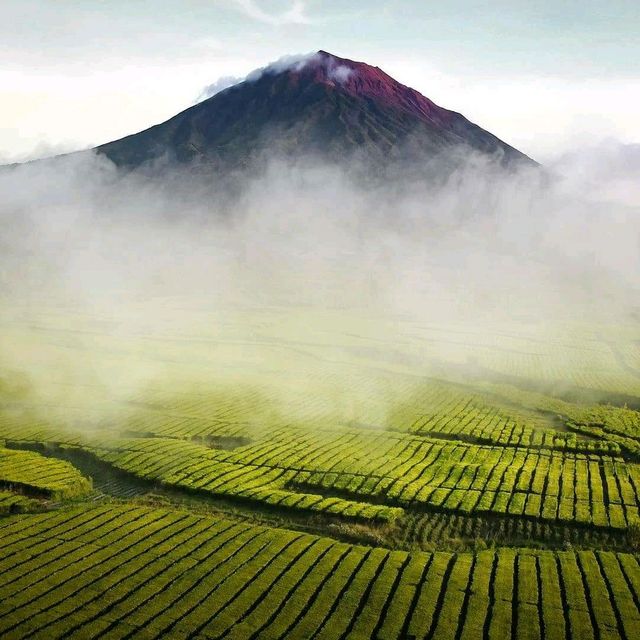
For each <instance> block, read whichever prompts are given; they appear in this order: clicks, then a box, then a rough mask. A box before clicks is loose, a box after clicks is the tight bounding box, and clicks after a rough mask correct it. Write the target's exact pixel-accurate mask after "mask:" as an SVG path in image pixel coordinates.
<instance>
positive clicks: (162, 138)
mask: <svg viewBox="0 0 640 640" xmlns="http://www.w3.org/2000/svg"><path fill="white" fill-rule="evenodd" d="M97 151H98V152H99V153H101V154H104V155H106V156H107V157H109V158H110V159H111V160H112V161H113V162H114V163H115V164H116V165H118V166H120V167H124V168H137V167H140V166H141V165H145V166H156V167H157V166H162V165H163V164H168V165H173V164H174V163H179V164H184V163H191V164H194V165H197V166H199V167H201V168H203V169H204V170H225V169H237V168H242V167H244V166H247V165H248V164H250V163H251V162H255V161H256V160H259V159H261V158H265V157H273V156H274V155H278V154H283V155H286V156H287V157H291V156H298V155H305V154H310V153H313V154H316V155H319V156H322V157H326V158H329V159H332V160H350V161H353V160H359V161H362V162H365V163H367V164H369V165H373V166H376V165H377V166H382V165H385V166H386V165H388V164H389V163H390V162H394V161H402V160H409V161H414V160H427V161H433V162H436V164H438V163H449V164H455V162H457V160H458V159H460V158H462V157H464V156H466V155H468V154H469V152H471V151H476V152H479V153H480V154H482V155H487V156H491V157H493V158H495V159H497V161H498V162H499V163H500V164H501V165H503V166H513V165H517V164H526V165H532V166H533V165H535V164H536V163H535V162H534V161H533V160H531V159H530V158H528V157H527V156H525V155H524V154H523V153H521V152H520V151H518V150H517V149H514V148H513V147H511V146H509V145H508V144H506V143H505V142H503V141H502V140H500V139H498V138H497V137H496V136H494V135H493V134H491V133H489V132H488V131H485V130H484V129H482V128H481V127H479V126H478V125H476V124H473V123H472V122H470V121H469V120H467V119H466V118H465V117H464V116H462V115H461V114H459V113H456V112H455V111H449V110H448V109H444V108H442V107H439V106H438V105H436V104H435V103H433V102H432V101H431V100H429V99H428V98H426V97H425V96H423V95H422V94H420V93H419V92H418V91H415V90H414V89H411V88H410V87H407V86H405V85H403V84H401V83H399V82H397V81H396V80H394V79H393V78H392V77H391V76H389V75H387V74H386V73H385V72H384V71H382V70H381V69H379V68H378V67H372V66H370V65H368V64H365V63H362V62H354V61H353V60H347V59H345V58H339V57H337V56H334V55H332V54H330V53H327V52H325V51H318V52H317V53H316V54H313V55H311V56H308V57H306V58H302V59H298V60H295V61H291V62H288V63H280V64H278V63H276V64H274V65H272V66H270V67H266V68H265V69H263V70H260V71H258V72H254V73H253V74H250V75H249V76H248V77H247V79H246V80H245V81H243V82H240V83H239V84H236V85H234V86H231V87H229V88H227V89H225V90H224V91H221V92H220V93H217V94H216V95H214V96H212V97H211V98H209V99H207V100H204V101H203V102H200V103H199V104H196V105H195V106H193V107H191V108H189V109H187V110H186V111H183V112H182V113H180V114H178V115H176V116H174V117H173V118H171V119H170V120H167V121H166V122H163V123H162V124H158V125H156V126H153V127H151V128H150V129H147V130H145V131H142V132H140V133H137V134H134V135H130V136H127V137H125V138H122V139H120V140H116V141H115V142H110V143H108V144H105V145H102V146H100V147H98V148H97Z"/></svg>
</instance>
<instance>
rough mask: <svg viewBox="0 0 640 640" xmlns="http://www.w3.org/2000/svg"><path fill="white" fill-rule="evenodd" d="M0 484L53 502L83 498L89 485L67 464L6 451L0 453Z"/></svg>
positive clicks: (89, 482) (2, 450)
mask: <svg viewBox="0 0 640 640" xmlns="http://www.w3.org/2000/svg"><path fill="white" fill-rule="evenodd" d="M0 483H1V484H2V485H3V486H4V487H7V488H9V489H16V490H20V491H24V492H25V493H30V494H35V495H38V496H46V497H49V498H53V499H57V500H59V499H63V498H72V497H76V496H81V495H85V494H87V493H89V492H90V491H91V488H92V487H91V481H90V480H88V479H87V478H85V477H84V476H83V475H82V474H81V473H80V472H79V471H78V470H77V469H76V468H75V467H73V466H72V465H71V464H69V463H68V462H64V461H62V460H54V459H51V458H45V457H43V456H41V455H39V454H37V453H34V452H32V451H13V450H9V449H0Z"/></svg>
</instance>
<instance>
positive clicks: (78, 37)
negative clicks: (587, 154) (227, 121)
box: [0, 0, 640, 161]
mask: <svg viewBox="0 0 640 640" xmlns="http://www.w3.org/2000/svg"><path fill="white" fill-rule="evenodd" d="M0 18H1V19H0V116H1V118H0V159H2V160H5V161H7V160H11V159H23V158H25V157H34V156H40V155H47V154H50V153H52V152H58V151H64V150H70V149H75V148H80V147H86V146H90V145H93V144H99V143H102V142H106V141H108V140H111V139H115V138H118V137H121V136H123V135H126V134H129V133H133V132H135V131H138V130H140V129H143V128H145V127H147V126H149V125H151V124H154V123H157V122H159V121H162V120H165V119H167V118H168V117H170V116H172V115H174V114H175V113H177V112H178V111H180V110H182V109H184V108H186V107H188V106H190V105H191V104H192V103H193V101H194V100H195V99H196V98H197V96H198V95H199V94H200V92H201V90H202V88H203V87H204V86H206V85H209V84H212V83H214V82H215V81H216V80H217V79H218V78H220V77H221V76H244V75H245V74H246V73H248V72H249V71H250V70H252V69H254V68H256V67H260V66H264V65H265V64H267V63H268V62H270V61H272V60H275V59H276V58H279V57H280V56H282V55H286V54H294V53H306V52H310V51H315V50H318V49H325V50H328V51H330V52H331V53H334V54H336V55H340V56H344V57H349V58H353V59H356V60H363V61H365V62H368V63H370V64H374V65H377V66H380V67H382V68H383V69H384V70H385V71H387V72H388V73H390V74H391V75H393V76H394V77H396V78H397V79H398V80H400V81H401V82H404V83H405V84H408V85H411V86H413V87H415V88H416V89H418V90H419V91H421V92H422V93H424V94H425V95H427V96H428V97H430V98H431V99H432V100H434V101H435V102H437V103H439V104H441V105H442V106H445V107H447V108H450V109H454V110H456V111H460V112H462V113H463V114H465V115H466V116H467V117H468V118H470V119H471V120H473V121H474V122H476V123H478V124H480V125H481V126H483V127H485V128H486V129H489V130H490V131H492V132H493V133H495V134H496V135H498V136H499V137H501V138H503V139H504V140H506V141H507V142H509V143H511V144H513V145H515V146H516V147H518V148H520V149H521V150H522V151H524V152H526V153H529V154H530V155H532V156H534V157H536V158H538V159H542V160H544V158H545V157H548V156H549V155H552V154H554V153H557V152H558V151H560V150H563V149H566V148H567V147H570V146H572V145H575V144H584V143H592V142H594V141H597V140H600V139H602V138H607V137H614V138H617V139H620V140H621V141H623V142H640V118H638V116H637V112H638V105H639V104H640V70H639V67H638V60H639V59H640V38H639V37H638V34H639V33H640V9H639V8H638V0H609V1H606V2H605V1H604V0H599V1H594V0H508V1H502V0H498V1H493V2H489V1H484V2H481V1H475V0H450V1H449V2H445V3H443V2H430V1H424V0H423V1H420V0H415V1H407V2H380V1H375V0H374V1H372V0H369V1H367V2H364V1H362V0H361V1H358V2H356V1H353V0H343V1H342V2H331V3H328V2H323V3H321V2H319V1H314V0H306V1H305V0H300V1H292V0H272V1H268V0H263V1H261V0H105V1H100V0H2V1H1V2H0Z"/></svg>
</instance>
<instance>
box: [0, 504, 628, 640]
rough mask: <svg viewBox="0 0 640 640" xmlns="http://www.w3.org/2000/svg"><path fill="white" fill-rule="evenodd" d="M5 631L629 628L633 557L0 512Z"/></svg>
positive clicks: (201, 522)
mask: <svg viewBox="0 0 640 640" xmlns="http://www.w3.org/2000/svg"><path fill="white" fill-rule="evenodd" d="M0 539H1V540H2V545H1V547H0V635H3V636H6V637H12V638H16V639H17V638H86V637H91V638H111V637H121V638H125V637H126V638H138V637H139V638H143V637H144V638H161V637H173V636H179V637H185V638H195V637H208V638H232V639H236V640H240V639H245V638H271V639H276V638H298V637H299V638H312V637H314V638H324V639H326V640H329V639H334V638H335V639H338V638H346V637H354V638H374V637H375V638H380V639H389V640H390V639H394V638H407V637H415V638H443V639H444V638H450V639H451V640H453V639H454V638H462V639H465V640H474V639H476V638H482V637H487V638H489V639H490V640H493V639H496V640H498V639H499V638H504V637H505V636H508V635H509V634H510V633H511V634H512V637H517V638H525V637H526V638H541V637H544V638H563V639H564V638H567V637H571V638H581V639H585V640H592V639H593V640H597V639H599V638H605V637H606V638H611V639H615V638H628V639H632V638H635V637H637V631H638V629H639V628H640V610H639V604H640V601H639V596H640V566H639V565H638V562H637V560H636V558H635V557H634V556H632V555H629V554H616V553H613V552H591V551H580V552H575V553H574V552H569V551H563V552H551V551H531V550H517V549H502V550H500V551H497V552H496V551H482V552H479V553H476V554H471V553H458V554H453V553H445V552H435V553H424V552H413V553H406V552H402V551H388V550H385V549H372V548H367V547H357V546H351V545H347V544H343V543H339V542H335V541H332V540H330V539H327V538H318V537H316V536H312V535H308V534H300V533H295V532H290V531H284V530H278V529H265V528H263V527H258V526H251V525H244V524H239V523H234V522H232V521H225V520H218V519H212V518H209V517H204V516H196V515H193V514H186V513H180V512H169V511H165V510H160V509H150V508H131V507H129V508H126V507H115V506H111V507H97V508H92V509H76V510H65V511H58V512H56V513H49V514H45V515H35V516H20V517H12V518H10V519H9V520H8V521H7V520H5V521H4V522H0Z"/></svg>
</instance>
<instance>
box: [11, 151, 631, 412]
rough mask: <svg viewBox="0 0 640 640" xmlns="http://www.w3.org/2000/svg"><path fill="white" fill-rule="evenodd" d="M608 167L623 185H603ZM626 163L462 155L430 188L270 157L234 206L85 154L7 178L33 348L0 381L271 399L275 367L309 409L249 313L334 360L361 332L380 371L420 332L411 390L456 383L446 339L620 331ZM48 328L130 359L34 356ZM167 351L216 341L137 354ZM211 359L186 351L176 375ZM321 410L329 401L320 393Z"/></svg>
mask: <svg viewBox="0 0 640 640" xmlns="http://www.w3.org/2000/svg"><path fill="white" fill-rule="evenodd" d="M625 154H626V155H625ZM612 156H615V157H617V158H620V164H621V165H623V166H624V167H625V172H615V173H612V172H611V171H608V170H607V167H610V166H611V157H612ZM627 156H629V157H633V158H636V159H637V154H636V156H634V155H633V148H629V147H623V146H616V145H612V144H611V143H609V144H608V146H607V153H606V154H603V151H602V148H597V149H591V150H589V151H586V152H585V153H582V154H573V155H571V156H563V157H561V158H560V160H559V161H558V162H557V163H556V164H555V165H554V164H551V165H549V166H547V167H545V168H544V169H535V168H534V169H531V168H529V169H526V170H520V171H517V172H514V171H511V172H504V171H502V170H500V169H499V168H497V166H496V165H495V164H494V163H493V162H492V161H491V160H487V159H486V158H480V157H478V156H474V155H470V156H469V157H468V160H467V161H466V162H465V164H464V165H463V166H462V167H461V168H460V169H458V170H457V171H455V172H454V173H453V174H451V175H450V176H449V177H448V178H447V179H446V180H441V181H440V182H438V183H435V184H434V183H433V182H432V181H426V180H421V179H419V178H418V177H416V176H415V175H413V174H412V175H411V177H410V178H403V176H402V174H401V173H399V174H398V175H397V176H396V178H395V179H393V180H391V179H390V180H386V181H384V182H363V181H362V180H361V179H360V177H359V176H357V175H354V174H353V173H348V172H345V171H343V169H342V167H340V166H331V165H328V164H327V163H326V162H323V161H321V160H318V159H314V158H305V159H299V160H298V161H296V162H291V161H286V160H284V159H272V160H270V161H269V163H268V164H267V165H266V166H262V168H261V170H260V171H257V172H255V173H253V174H252V173H251V172H246V173H244V174H241V175H240V177H238V176H236V179H235V186H234V188H233V189H232V190H231V191H230V190H229V189H228V188H227V186H226V183H225V182H224V181H220V183H219V184H217V183H216V182H215V180H211V179H210V178H209V179H206V180H205V179H204V178H202V177H198V176H197V175H196V176H194V175H193V174H190V173H188V171H187V170H185V172H184V173H178V174H172V175H171V176H169V177H167V178H166V179H164V180H163V179H158V178H155V179H154V178H150V177H148V176H147V175H146V174H145V173H144V172H138V173H136V172H129V173H123V172H121V171H119V170H118V169H116V167H115V166H114V165H113V164H112V163H111V162H110V161H109V160H108V159H106V158H105V157H104V156H99V155H95V154H93V153H90V152H87V153H82V154H76V155H70V156H67V157H64V158H58V159H56V160H55V161H42V162H35V163H29V164H25V165H19V166H15V167H11V168H5V169H4V170H3V171H2V172H1V173H0V203H1V204H0V207H1V225H2V234H1V240H0V243H1V247H0V274H1V277H0V287H1V292H2V309H1V315H2V322H3V325H4V326H6V327H13V328H16V327H17V326H21V327H22V328H25V329H27V330H32V334H33V336H34V338H33V339H32V338H28V339H27V338H26V337H25V336H24V335H21V336H20V338H19V339H18V338H17V337H16V338H15V339H6V340H3V341H2V348H1V351H0V359H1V361H2V366H3V370H4V371H5V372H12V373H11V374H10V376H7V381H5V384H9V382H8V380H9V377H10V378H11V380H12V381H13V382H12V383H11V384H13V385H15V384H16V382H15V381H16V380H20V381H21V383H20V384H22V385H23V386H24V388H25V389H27V388H28V389H29V393H30V394H35V396H36V397H39V398H41V399H45V400H47V401H54V402H55V401H58V400H59V399H60V398H59V396H60V395H61V394H62V395H63V396H66V395H67V394H72V395H75V396H80V397H82V396H83V395H84V393H85V390H84V389H85V386H86V385H87V384H89V385H93V386H97V387H101V388H104V389H106V390H108V392H109V394H111V395H114V396H115V397H117V398H118V399H119V400H123V401H126V400H129V399H131V398H133V397H134V396H136V394H138V393H140V392H141V391H142V390H144V389H145V388H146V386H147V385H148V384H159V385H164V386H166V387H167V388H174V387H175V388H178V387H185V386H189V385H190V384H208V383H214V382H215V384H221V383H222V382H223V381H224V384H227V385H228V384H232V385H234V386H235V388H236V389H237V388H238V385H240V386H242V385H249V386H251V385H254V386H256V387H258V388H260V387H262V386H265V387H270V388H272V390H273V387H274V386H275V387H277V392H278V394H281V395H282V397H283V398H285V399H286V398H287V396H288V394H289V390H290V389H289V387H290V385H291V381H290V380H289V379H284V380H279V379H277V378H274V377H273V376H271V375H269V374H268V373H266V374H263V373H261V371H262V369H261V367H263V366H264V365H265V363H267V365H268V366H267V371H269V370H270V367H271V366H272V365H274V363H275V362H277V367H278V368H280V369H281V368H286V369H287V370H288V371H289V373H290V374H291V372H294V371H297V372H298V379H297V382H296V384H297V385H298V386H300V385H302V384H303V383H302V381H303V380H305V381H306V382H305V384H306V385H307V387H308V388H307V390H308V392H309V393H315V394H320V395H322V393H324V392H323V391H322V390H321V388H320V387H321V383H320V382H319V381H318V379H317V371H315V370H313V369H311V370H310V369H308V365H307V364H304V366H302V365H301V364H300V363H297V362H296V360H295V357H293V355H292V354H293V352H291V353H287V352H284V353H280V354H274V353H272V352H271V351H269V349H268V348H267V347H265V335H264V334H265V333H266V332H265V331H263V329H262V328H261V324H260V323H261V322H263V319H261V314H265V313H270V312H273V311H274V310H276V309H277V310H278V311H277V320H275V321H274V322H275V325H276V326H277V325H278V324H280V325H281V327H280V328H281V331H282V334H283V335H282V336H281V337H284V338H286V341H287V342H288V343H290V345H289V346H291V347H292V348H294V347H295V346H296V345H297V346H298V347H300V348H305V347H306V346H308V345H310V344H311V345H313V344H314V343H317V342H318V341H320V342H322V344H323V345H324V346H325V347H326V346H335V347H336V352H338V351H339V348H340V347H341V344H342V342H341V341H343V339H344V337H345V336H351V337H353V335H357V334H358V333H363V334H364V335H365V337H367V338H372V339H373V340H377V341H378V342H379V349H380V352H381V353H386V355H385V356H384V357H385V358H386V359H387V360H388V361H389V362H391V363H392V364H393V365H394V366H396V365H399V366H404V365H406V364H407V363H408V362H411V355H412V354H411V351H412V348H409V347H408V346H407V345H408V342H407V336H413V335H414V334H415V333H416V331H415V328H416V327H425V326H427V327H431V328H432V329H435V333H433V334H431V335H430V336H429V337H428V339H427V340H426V341H425V342H424V348H425V350H426V353H425V354H422V355H423V356H424V355H426V356H427V357H422V359H421V360H420V362H419V364H418V365H416V366H413V369H412V371H413V372H414V373H416V374H418V375H428V374H430V373H432V372H433V368H434V366H435V365H434V362H435V363H437V366H438V367H439V369H438V371H440V370H441V368H442V366H443V365H445V366H446V363H451V362H452V363H454V364H455V365H456V367H458V369H457V371H458V372H459V371H460V367H463V368H464V367H465V366H466V365H467V364H469V363H471V364H473V363H475V361H476V359H475V356H474V355H473V353H472V352H465V351H464V349H463V350H462V351H461V346H460V343H461V341H462V342H463V343H464V342H467V343H470V344H471V345H473V344H485V343H490V342H491V341H492V340H493V338H492V337H491V336H492V334H493V333H494V332H498V333H500V332H503V333H504V332H507V333H508V332H509V331H511V332H513V333H515V334H519V333H522V332H524V333H525V334H527V335H528V336H530V337H531V336H533V337H534V338H537V339H539V340H549V339H557V338H561V337H563V336H567V335H571V333H572V332H573V331H574V328H575V326H576V324H581V325H590V326H596V325H599V323H605V324H606V323H607V322H609V321H611V320H613V319H614V318H615V319H616V321H617V322H622V323H623V324H624V323H625V322H626V321H627V320H630V319H631V318H632V316H633V314H634V313H637V312H638V281H637V274H638V272H639V267H640V264H639V262H640V260H639V256H640V253H639V252H638V238H639V232H640V217H639V214H640V212H639V210H638V207H637V205H635V206H634V202H637V198H636V199H634V197H632V196H633V193H632V191H631V190H633V189H634V188H637V187H635V184H637V183H635V182H634V181H633V179H632V177H633V176H635V175H636V174H635V173H634V166H633V164H632V163H630V162H629V161H628V160H625V161H623V160H622V158H626V157H627ZM603 157H604V162H600V159H601V158H603ZM636 168H637V167H636ZM52 309H54V310H56V313H58V314H59V315H58V316H57V317H55V318H53V319H52V316H51V315H50V312H51V310H52ZM65 314H71V315H68V316H66V315H65ZM65 317H67V320H65ZM250 318H252V320H250ZM78 321H80V322H78ZM52 326H53V327H54V328H55V330H57V331H60V332H61V333H60V334H59V335H60V336H61V339H63V338H64V331H67V332H71V331H79V332H80V333H79V334H78V335H79V336H80V337H82V336H84V338H85V339H86V337H87V336H92V335H95V336H96V341H98V340H99V336H100V335H106V336H112V337H114V336H115V337H116V338H117V339H119V340H123V341H127V340H130V341H134V342H135V340H136V339H137V340H138V341H139V344H137V345H136V346H134V347H132V349H131V350H130V351H128V352H127V353H126V355H125V356H123V360H122V361H119V363H117V364H116V363H114V361H113V353H112V352H111V350H110V348H106V349H105V348H95V349H94V348H93V347H92V346H91V344H92V343H89V344H88V345H85V346H84V348H83V349H80V350H78V349H77V348H75V347H74V348H67V349H66V350H65V349H64V348H58V349H56V350H53V351H51V352H50V351H49V350H48V349H42V348H36V344H37V342H34V341H33V340H34V339H35V340H37V339H38V335H39V334H38V331H40V332H43V331H45V330H47V329H51V328H52ZM220 327H227V328H228V327H232V330H231V332H230V333H229V334H226V333H224V331H222V330H220ZM212 332H213V334H216V332H217V333H218V334H219V335H214V337H213V338H212V336H211V333H212ZM223 334H224V335H223ZM6 335H7V337H8V338H9V336H10V333H7V334H6ZM69 335H71V333H69ZM461 335H464V336H465V337H464V338H460V339H456V336H461ZM207 336H208V337H207ZM178 338H179V339H181V340H187V339H188V340H195V341H196V343H195V344H196V347H198V344H197V340H198V339H202V340H205V338H206V340H213V341H214V342H216V341H217V343H218V344H222V343H225V342H228V341H230V345H227V346H228V350H227V352H226V354H225V355H224V356H221V355H220V354H215V353H214V351H211V353H210V356H211V359H210V360H207V362H206V366H202V367H199V368H198V367H195V368H193V370H191V369H189V371H186V370H185V368H184V367H185V364H186V362H185V361H183V360H180V359H178V360H180V363H179V364H177V362H178V361H177V360H176V361H174V362H172V358H171V357H164V358H160V357H153V353H151V357H150V353H149V352H148V350H150V351H151V352H153V346H152V345H153V341H154V340H156V341H160V340H169V341H171V340H173V339H178ZM269 339H271V340H273V337H271V338H269ZM140 345H142V346H140ZM292 345H293V346H292ZM57 346H58V347H60V345H57ZM94 346H95V345H94ZM209 347H211V342H210V343H209V345H207V344H206V343H205V342H202V343H200V345H199V347H198V348H197V349H196V351H195V352H194V356H193V358H189V357H187V361H189V362H191V361H193V362H198V359H199V358H203V357H204V354H207V353H209V351H207V350H208V349H209ZM403 347H404V348H405V350H406V351H405V352H404V353H400V352H401V351H402V349H403ZM398 349H400V352H399V350H398ZM594 357H596V356H594ZM338 360H339V358H338ZM231 363H233V365H232V369H233V371H230V367H231ZM411 364H412V365H413V364H414V363H411ZM323 367H329V369H331V368H333V369H334V371H333V373H334V374H335V375H336V376H338V378H340V379H341V380H343V381H344V384H345V386H349V385H350V384H351V382H350V380H351V378H350V377H351V376H353V375H354V374H353V372H349V371H344V370H342V369H341V368H340V366H339V365H335V366H334V365H332V364H331V361H330V360H329V361H328V362H323ZM16 373H19V374H20V375H19V376H16ZM294 377H295V376H294ZM52 382H55V383H56V384H55V385H53V386H52V384H51V383H52ZM332 388H333V391H332V392H331V393H332V394H334V393H335V388H334V387H332ZM370 392H371V390H370V389H368V390H367V396H370V395H371V393H370ZM327 393H328V392H327ZM351 395H352V396H357V393H355V392H354V391H353V388H352V392H351ZM373 395H374V396H376V395H379V394H375V393H374V394H373ZM381 402H382V401H381ZM385 402H386V401H385ZM327 403H328V404H336V403H337V404H340V402H339V401H337V400H336V398H335V396H334V395H332V396H331V397H328V398H327ZM348 403H352V404H354V406H356V405H357V404H358V401H357V399H355V400H354V399H353V398H350V399H349V400H348ZM382 404H384V402H382ZM380 411H381V412H384V411H386V408H384V409H383V408H381V409H380ZM353 412H354V413H356V414H357V413H358V409H357V408H355V409H353Z"/></svg>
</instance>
